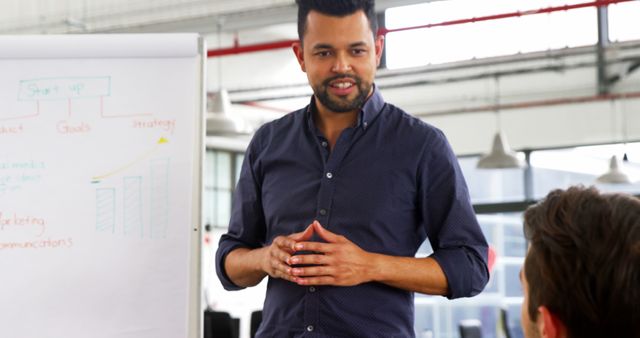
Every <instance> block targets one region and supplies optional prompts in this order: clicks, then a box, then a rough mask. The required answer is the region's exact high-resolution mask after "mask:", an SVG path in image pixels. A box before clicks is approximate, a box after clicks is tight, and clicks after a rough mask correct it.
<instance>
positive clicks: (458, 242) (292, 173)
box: [216, 0, 489, 338]
mask: <svg viewBox="0 0 640 338" xmlns="http://www.w3.org/2000/svg"><path fill="white" fill-rule="evenodd" d="M297 3H298V6H299V9H298V34H299V36H300V42H299V43H295V44H294V45H293V50H294V53H295V55H296V57H297V59H298V62H299V63H300V67H301V68H302V71H303V72H305V73H306V74H307V77H308V79H309V84H310V85H311V87H312V88H313V92H314V95H313V97H312V98H311V102H310V104H309V105H308V106H307V107H305V108H303V109H301V110H298V111H295V112H293V113H291V114H288V115H287V116H285V117H283V118H281V119H279V120H276V121H273V122H271V123H268V124H266V125H264V126H263V127H262V128H260V130H258V131H257V132H256V134H255V136H254V137H253V140H252V141H251V143H250V145H249V147H248V149H247V152H246V155H245V160H244V164H243V166H242V171H241V174H240V179H239V181H238V185H237V187H236V191H235V194H234V200H233V207H232V215H231V221H230V224H229V231H228V233H227V234H225V235H223V236H222V238H221V239H220V246H219V248H218V251H217V254H216V270H217V273H218V276H219V278H220V280H221V281H222V283H223V285H224V287H225V288H226V289H228V290H237V289H241V288H245V287H249V286H253V285H256V284H258V283H259V282H260V281H261V280H262V279H263V278H264V277H266V276H269V283H268V286H267V295H266V299H265V303H264V308H263V321H262V324H261V326H260V329H259V330H258V333H257V336H258V337H275V338H282V337H381V338H382V337H384V338H390V337H413V336H414V335H415V334H414V330H413V323H414V308H413V293H414V292H420V293H425V294H432V295H443V296H446V297H449V298H458V297H470V296H473V295H476V294H478V293H479V292H480V291H482V289H483V288H484V286H485V284H486V283H487V281H488V278H489V274H488V271H487V263H486V262H487V249H488V248H487V243H486V240H485V238H484V236H483V234H482V232H481V230H480V227H479V225H478V223H477V220H476V218H475V215H474V213H473V209H472V207H471V204H470V199H469V193H468V190H467V186H466V183H465V181H464V178H463V176H462V172H461V170H460V168H459V166H458V162H457V159H456V157H455V155H454V154H453V152H452V150H451V148H450V146H449V144H448V142H447V140H446V138H445V136H444V135H443V134H442V132H441V131H440V130H438V129H436V128H434V127H432V126H430V125H428V124H426V123H424V122H422V121H420V120H419V119H417V118H414V117H412V116H410V115H408V114H406V113H405V112H403V111H402V110H400V109H398V108H396V107H394V106H393V105H391V104H388V103H386V102H384V100H383V98H382V96H381V94H380V92H379V91H378V90H377V89H376V88H375V85H374V83H373V81H374V76H375V72H376V68H377V66H378V65H379V62H380V57H381V55H382V48H383V36H377V35H376V34H375V32H376V31H377V28H376V21H375V12H374V4H373V1H372V0H369V1H366V0H360V1H357V0H352V1H334V0H315V1H314V0H298V1H297ZM426 238H428V240H429V241H430V243H431V246H432V248H433V250H434V253H433V254H432V255H431V256H429V257H422V258H416V257H415V254H416V252H417V250H418V248H419V246H420V245H421V244H422V242H423V241H424V240H425V239H426Z"/></svg>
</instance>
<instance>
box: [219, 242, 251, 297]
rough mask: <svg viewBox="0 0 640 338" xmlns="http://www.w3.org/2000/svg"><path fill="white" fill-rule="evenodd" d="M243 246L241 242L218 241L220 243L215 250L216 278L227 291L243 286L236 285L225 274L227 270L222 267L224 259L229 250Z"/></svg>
mask: <svg viewBox="0 0 640 338" xmlns="http://www.w3.org/2000/svg"><path fill="white" fill-rule="evenodd" d="M240 247H244V245H242V244H241V243H229V242H222V241H220V245H219V246H218V250H217V251H216V274H217V275H218V279H219V280H220V282H221V283H222V286H223V287H224V289H225V290H227V291H236V290H242V289H244V287H241V286H238V285H236V284H235V283H233V281H231V278H229V276H227V271H225V269H224V261H225V259H226V258H227V255H228V254H229V252H231V251H233V250H235V249H237V248H240Z"/></svg>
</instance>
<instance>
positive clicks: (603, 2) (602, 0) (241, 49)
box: [207, 0, 634, 58]
mask: <svg viewBox="0 0 640 338" xmlns="http://www.w3.org/2000/svg"><path fill="white" fill-rule="evenodd" d="M629 1H634V0H597V1H592V2H586V3H582V4H575V5H564V6H558V7H547V8H541V9H534V10H530V11H524V12H513V13H505V14H496V15H489V16H481V17H477V18H470V19H461V20H452V21H444V22H438V23H432V24H427V25H420V26H412V27H403V28H394V29H386V28H381V29H379V30H378V34H380V35H386V34H387V33H393V32H401V31H406V30H413V29H421V28H431V27H440V26H452V25H459V24H466V23H473V22H480V21H490V20H499V19H505V18H513V17H521V16H526V15H535V14H543V13H552V12H559V11H568V10H572V9H578V8H586V7H600V6H608V5H611V4H617V3H621V2H629ZM297 41H298V40H297V39H296V40H284V41H276V42H267V43H260V44H255V45H246V46H239V45H238V42H237V41H235V43H234V46H233V47H229V48H221V49H210V50H208V51H207V57H210V58H212V57H217V56H225V55H233V54H241V53H251V52H262V51H267V50H273V49H281V48H289V47H291V44H292V43H294V42H297Z"/></svg>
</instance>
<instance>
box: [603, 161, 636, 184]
mask: <svg viewBox="0 0 640 338" xmlns="http://www.w3.org/2000/svg"><path fill="white" fill-rule="evenodd" d="M596 181H597V182H598V183H604V184H630V183H631V179H629V175H627V173H625V172H624V170H623V169H622V165H621V163H620V160H619V159H618V156H616V155H613V156H611V159H610V160H609V170H608V171H607V172H606V173H604V174H602V175H600V176H598V178H597V179H596Z"/></svg>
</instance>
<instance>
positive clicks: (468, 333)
mask: <svg viewBox="0 0 640 338" xmlns="http://www.w3.org/2000/svg"><path fill="white" fill-rule="evenodd" d="M458 328H459V329H460V338H482V323H481V322H480V321H479V320H478V319H464V320H461V321H460V323H458Z"/></svg>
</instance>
